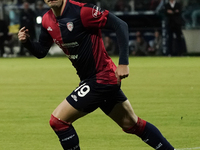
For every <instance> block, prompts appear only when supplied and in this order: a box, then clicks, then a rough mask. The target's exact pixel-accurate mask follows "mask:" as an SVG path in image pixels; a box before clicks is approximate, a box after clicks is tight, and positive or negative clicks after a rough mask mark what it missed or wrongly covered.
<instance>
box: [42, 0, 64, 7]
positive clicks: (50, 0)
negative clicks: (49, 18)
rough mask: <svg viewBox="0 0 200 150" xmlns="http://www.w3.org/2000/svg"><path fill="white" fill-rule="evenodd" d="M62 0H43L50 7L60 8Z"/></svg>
mask: <svg viewBox="0 0 200 150" xmlns="http://www.w3.org/2000/svg"><path fill="white" fill-rule="evenodd" d="M63 1H64V0H44V2H45V3H46V4H47V5H48V6H49V7H50V8H61V7H62V4H63Z"/></svg>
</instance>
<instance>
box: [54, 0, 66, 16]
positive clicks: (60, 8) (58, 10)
mask: <svg viewBox="0 0 200 150" xmlns="http://www.w3.org/2000/svg"><path fill="white" fill-rule="evenodd" d="M65 4H66V1H65V0H64V1H63V3H62V4H61V6H58V7H52V8H51V9H52V11H53V13H54V15H55V16H56V17H59V16H61V15H62V12H63V10H64V8H65Z"/></svg>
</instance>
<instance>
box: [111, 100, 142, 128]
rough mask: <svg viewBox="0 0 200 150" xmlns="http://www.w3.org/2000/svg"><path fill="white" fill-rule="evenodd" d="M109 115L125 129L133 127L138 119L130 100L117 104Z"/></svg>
mask: <svg viewBox="0 0 200 150" xmlns="http://www.w3.org/2000/svg"><path fill="white" fill-rule="evenodd" d="M108 116H109V117H110V118H112V119H113V120H114V121H115V122H116V123H117V124H118V125H119V126H120V127H121V128H122V129H124V130H126V129H129V128H131V127H133V125H135V123H137V120H138V117H137V116H136V114H135V113H134V110H133V108H132V106H131V104H130V102H129V100H126V101H124V102H121V103H118V104H116V105H115V107H114V108H113V109H112V111H111V112H110V114H109V115H108Z"/></svg>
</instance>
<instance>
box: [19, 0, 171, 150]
mask: <svg viewBox="0 0 200 150" xmlns="http://www.w3.org/2000/svg"><path fill="white" fill-rule="evenodd" d="M45 2H46V4H47V5H48V6H49V7H50V8H51V9H50V10H49V11H48V12H47V13H46V14H45V15H44V16H43V19H42V28H41V34H40V38H39V42H32V41H31V40H30V39H29V34H28V29H26V28H25V27H23V28H21V29H20V30H19V33H18V38H19V40H20V41H21V42H22V43H23V45H24V46H25V47H26V48H27V49H29V51H30V52H31V53H32V54H33V55H34V56H36V57H37V58H43V57H45V56H46V55H47V53H48V51H49V49H50V47H51V45H52V44H53V42H55V43H56V44H57V45H59V46H60V48H61V49H62V50H63V51H64V53H65V54H66V55H67V57H68V58H69V59H70V61H71V62H72V65H73V66H74V67H75V68H76V70H77V74H78V76H79V77H80V84H79V86H78V87H77V88H75V89H74V91H72V93H71V94H70V95H69V96H68V97H67V98H66V99H64V101H63V102H61V104H60V105H58V107H57V108H56V109H55V110H54V111H53V113H52V115H51V118H50V126H51V127H52V128H53V130H54V131H55V133H56V134H57V136H58V138H59V140H60V143H61V145H62V147H63V149H64V150H80V147H79V139H78V135H77V133H76V131H75V129H74V127H73V125H72V124H73V122H74V121H76V120H77V119H79V118H80V117H83V116H85V115H87V114H88V113H91V112H92V111H94V110H96V109H97V108H100V109H101V110H102V111H103V112H104V113H105V114H106V115H108V116H109V117H110V118H111V119H113V120H114V121H115V122H116V123H117V124H118V125H119V126H120V127H121V128H122V129H123V131H124V132H126V133H129V134H135V135H137V136H138V137H140V138H141V139H142V140H143V141H144V142H146V143H147V144H148V145H150V146H151V147H153V148H154V149H158V150H174V148H173V146H171V144H170V143H169V142H168V141H167V140H166V139H165V138H164V137H163V136H162V134H161V133H160V132H159V130H158V129H157V128H156V127H155V126H154V125H152V124H150V123H149V122H147V121H145V120H142V119H141V118H139V117H138V116H137V115H136V114H135V113H134V111H133V109H132V107H131V104H130V102H129V100H128V99H127V98H126V96H125V95H124V94H123V92H122V90H121V89H120V83H121V79H123V78H126V77H128V75H129V67H128V63H129V62H128V53H129V50H128V37H129V34H128V26H127V24H126V23H125V22H124V21H122V20H120V19H119V18H117V17H116V16H115V15H113V14H112V13H110V12H109V11H108V10H102V9H100V8H99V7H97V6H95V5H91V4H85V3H79V2H75V1H72V0H45ZM102 28H105V29H110V30H113V31H115V32H116V35H117V39H118V45H119V49H120V54H119V64H118V67H116V66H115V64H114V63H113V61H112V60H111V58H110V57H109V56H108V54H107V52H106V50H105V48H104V45H103V41H102V37H101V29H102Z"/></svg>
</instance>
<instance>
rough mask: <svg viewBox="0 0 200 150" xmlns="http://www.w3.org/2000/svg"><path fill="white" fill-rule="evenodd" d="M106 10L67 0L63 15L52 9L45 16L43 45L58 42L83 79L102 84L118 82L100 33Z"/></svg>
mask: <svg viewBox="0 0 200 150" xmlns="http://www.w3.org/2000/svg"><path fill="white" fill-rule="evenodd" d="M108 13H109V12H108V11H107V10H101V9H100V8H99V7H97V6H95V5H91V4H85V3H79V2H75V1H72V0H67V2H66V5H65V8H64V10H63V12H62V15H61V16H59V17H55V15H54V14H53V12H52V10H49V11H48V12H47V13H46V14H45V15H44V16H43V19H42V29H41V36H40V40H39V42H40V44H41V45H43V47H50V46H51V45H52V43H53V42H54V43H56V44H57V45H58V46H59V47H60V48H61V49H62V50H63V52H64V53H65V54H66V55H67V57H68V58H69V59H70V61H71V62H72V64H73V66H74V67H75V68H76V70H77V74H78V76H79V77H80V80H81V81H82V80H86V79H91V78H93V79H96V81H97V83H101V84H117V79H116V77H115V70H116V66H115V64H114V63H113V61H112V60H111V58H110V57H109V56H108V54H107V52H106V50H105V47H104V44H103V40H102V35H101V29H102V28H103V27H104V26H105V24H106V22H107V16H108Z"/></svg>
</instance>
